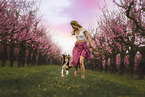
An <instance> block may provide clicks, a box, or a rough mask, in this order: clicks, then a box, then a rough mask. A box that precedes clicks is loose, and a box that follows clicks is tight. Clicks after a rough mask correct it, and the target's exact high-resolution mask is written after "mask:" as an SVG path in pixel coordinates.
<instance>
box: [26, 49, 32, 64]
mask: <svg viewBox="0 0 145 97" xmlns="http://www.w3.org/2000/svg"><path fill="white" fill-rule="evenodd" d="M31 52H32V51H31V50H29V53H28V57H27V61H26V63H27V66H30V63H31Z"/></svg>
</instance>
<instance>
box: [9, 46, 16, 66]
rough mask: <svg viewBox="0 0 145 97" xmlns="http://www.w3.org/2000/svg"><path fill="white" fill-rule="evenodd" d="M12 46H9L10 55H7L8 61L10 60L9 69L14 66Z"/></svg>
mask: <svg viewBox="0 0 145 97" xmlns="http://www.w3.org/2000/svg"><path fill="white" fill-rule="evenodd" d="M14 57H15V56H14V46H13V44H12V45H11V46H10V55H9V60H10V67H13V65H14V59H15V58H14Z"/></svg>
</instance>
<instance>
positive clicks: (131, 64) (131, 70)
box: [129, 50, 136, 78]
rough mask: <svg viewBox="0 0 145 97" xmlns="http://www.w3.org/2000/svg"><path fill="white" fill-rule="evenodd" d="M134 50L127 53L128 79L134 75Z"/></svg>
mask: <svg viewBox="0 0 145 97" xmlns="http://www.w3.org/2000/svg"><path fill="white" fill-rule="evenodd" d="M135 55H136V50H131V51H130V52H129V73H130V77H131V78H132V77H133V73H134V60H135Z"/></svg>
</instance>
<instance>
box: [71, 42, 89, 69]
mask: <svg viewBox="0 0 145 97" xmlns="http://www.w3.org/2000/svg"><path fill="white" fill-rule="evenodd" d="M80 56H83V57H84V58H85V59H87V60H89V59H90V50H89V47H88V46H87V43H86V42H79V43H78V45H75V47H74V48H73V64H74V65H75V66H76V65H79V59H80Z"/></svg>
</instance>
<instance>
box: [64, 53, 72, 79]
mask: <svg viewBox="0 0 145 97" xmlns="http://www.w3.org/2000/svg"><path fill="white" fill-rule="evenodd" d="M69 60H70V56H69V55H65V54H62V62H61V77H64V76H66V77H67V76H68V74H69V69H70V68H71V67H72V66H70V65H69ZM64 73H65V74H64Z"/></svg>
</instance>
